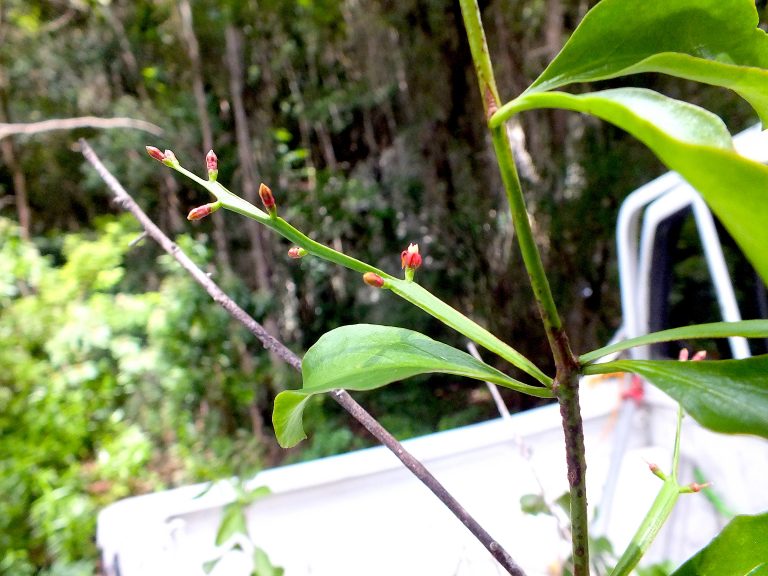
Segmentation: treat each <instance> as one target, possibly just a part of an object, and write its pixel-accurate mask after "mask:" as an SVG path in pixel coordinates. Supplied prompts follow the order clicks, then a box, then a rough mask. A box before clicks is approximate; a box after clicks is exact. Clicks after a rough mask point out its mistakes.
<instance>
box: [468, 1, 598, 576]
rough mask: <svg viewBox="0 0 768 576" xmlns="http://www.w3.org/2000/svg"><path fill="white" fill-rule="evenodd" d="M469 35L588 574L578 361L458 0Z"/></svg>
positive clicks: (488, 78) (491, 80)
mask: <svg viewBox="0 0 768 576" xmlns="http://www.w3.org/2000/svg"><path fill="white" fill-rule="evenodd" d="M460 5H461V11H462V15H463V18H464V25H465V27H466V30H467V40H468V41H469V45H470V50H471V52H472V60H473V62H474V65H475V72H476V74H477V80H478V84H479V87H480V94H481V95H482V98H483V109H484V112H485V118H486V120H487V121H488V122H489V129H490V131H491V138H492V141H493V148H494V151H495V152H496V158H497V162H498V165H499V170H500V171H501V179H502V182H503V184H504V190H505V192H506V194H507V200H508V201H509V208H510V212H511V214H512V222H513V224H514V226H515V233H516V236H517V241H518V244H519V246H520V251H521V253H522V256H523V263H524V264H525V269H526V271H527V272H528V277H529V278H530V282H531V287H532V289H533V294H534V298H535V300H536V305H537V306H538V309H539V313H540V315H541V320H542V324H543V326H544V330H545V332H546V334H547V339H548V341H549V345H550V348H551V349H552V355H553V358H554V360H555V366H556V368H557V374H556V376H555V382H554V386H553V389H552V390H553V392H554V393H555V396H556V398H557V400H558V403H559V404H560V414H561V417H562V420H563V433H564V435H565V447H566V461H567V464H568V483H569V485H570V494H571V526H572V530H571V533H572V546H573V563H574V567H573V571H574V575H575V576H588V575H589V532H588V522H587V520H588V516H587V495H586V492H587V491H586V469H587V466H586V458H585V448H584V429H583V423H582V418H581V409H580V406H579V365H578V361H577V359H576V357H575V356H574V354H573V352H572V350H571V347H570V344H569V342H568V337H567V335H566V333H565V331H564V330H563V326H562V322H561V320H560V315H559V314H558V311H557V307H556V305H555V301H554V299H553V297H552V291H551V289H550V287H549V281H548V280H547V276H546V273H545V272H544V266H543V264H542V261H541V255H540V253H539V249H538V247H537V246H536V241H535V240H534V237H533V231H532V229H531V225H530V222H529V220H528V211H527V210H526V207H525V199H524V197H523V192H522V187H521V185H520V178H519V176H518V173H517V167H516V166H515V160H514V155H513V153H512V145H511V143H510V141H509V137H508V135H507V131H506V127H505V126H504V124H503V123H502V122H497V123H496V124H495V125H491V124H490V120H491V119H492V118H494V115H495V114H496V112H497V110H498V106H499V95H498V90H497V88H496V80H495V76H494V73H493V65H492V63H491V58H490V55H489V52H488V44H487V42H486V40H485V32H484V31H483V24H482V21H481V18H480V8H479V6H478V4H477V0H460Z"/></svg>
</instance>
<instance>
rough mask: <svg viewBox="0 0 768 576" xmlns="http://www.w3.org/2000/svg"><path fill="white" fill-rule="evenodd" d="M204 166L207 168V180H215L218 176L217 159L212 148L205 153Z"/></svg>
mask: <svg viewBox="0 0 768 576" xmlns="http://www.w3.org/2000/svg"><path fill="white" fill-rule="evenodd" d="M205 167H206V168H208V180H210V181H211V182H216V179H217V178H218V177H219V159H218V158H216V154H215V153H214V151H213V150H209V151H208V154H206V155H205Z"/></svg>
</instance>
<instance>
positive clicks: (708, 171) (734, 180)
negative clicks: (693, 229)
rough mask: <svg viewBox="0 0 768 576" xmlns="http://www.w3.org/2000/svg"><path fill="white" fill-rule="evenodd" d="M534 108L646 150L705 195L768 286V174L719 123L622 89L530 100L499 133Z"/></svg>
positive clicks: (510, 109) (646, 93) (687, 107)
mask: <svg viewBox="0 0 768 576" xmlns="http://www.w3.org/2000/svg"><path fill="white" fill-rule="evenodd" d="M534 108H563V109H566V110H574V111H577V112H584V113H587V114H592V115H594V116H597V117H599V118H602V119H603V120H606V121H608V122H611V123H612V124H615V125H616V126H618V127H620V128H622V129H624V130H626V131H627V132H629V133H630V134H632V135H633V136H634V137H635V138H637V139H638V140H640V141H641V142H643V143H644V144H645V145H646V146H648V147H649V148H650V149H651V150H652V151H653V152H654V153H655V154H656V155H657V156H658V157H659V158H660V159H661V161H662V162H664V164H666V165H667V166H668V167H669V168H670V169H672V170H674V171H676V172H678V173H680V175H681V176H683V178H685V179H686V180H687V181H688V182H689V183H690V184H691V185H692V186H693V187H694V188H696V190H698V191H699V192H700V193H701V195H702V196H703V197H704V199H705V200H706V201H707V204H708V205H709V207H710V208H711V209H712V211H713V212H714V213H715V214H716V215H717V217H718V218H719V219H720V221H721V222H722V223H723V225H724V226H725V227H726V228H727V229H728V232H729V233H730V234H731V236H733V238H734V239H735V240H736V242H737V243H738V244H739V246H740V247H741V249H742V250H743V251H744V254H745V255H746V256H747V258H748V259H749V260H750V262H751V263H752V265H753V266H754V267H755V269H756V270H757V271H758V272H759V273H760V275H761V276H762V278H763V279H764V280H765V281H767V282H768V251H766V249H765V247H766V246H768V226H766V224H765V223H766V222H768V167H766V166H764V165H762V164H759V163H757V162H753V161H752V160H748V159H746V158H744V157H743V156H740V155H739V154H737V153H736V152H735V151H734V150H733V145H732V142H731V139H730V136H729V134H728V130H727V129H726V127H725V125H724V124H723V123H722V121H721V120H720V119H719V118H718V117H717V116H715V115H714V114H711V113H710V112H707V111H706V110H703V109H701V108H699V107H697V106H693V105H692V104H688V103H685V102H680V101H678V100H674V99H672V98H667V97H666V96H662V95H661V94H658V93H657V92H653V91H652V90H645V89H640V88H621V89H617V90H604V91H601V92H592V93H588V94H581V95H573V94H566V93H564V92H542V93H532V94H526V95H524V96H521V97H520V98H518V99H516V100H514V101H512V102H510V103H509V104H506V105H505V106H503V107H502V108H501V109H500V110H499V112H498V113H497V115H496V116H494V118H493V120H492V125H496V124H498V123H500V122H503V121H504V119H505V118H507V117H509V116H510V115H512V114H514V113H516V112H520V111H523V110H530V109H534Z"/></svg>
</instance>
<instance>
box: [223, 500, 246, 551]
mask: <svg viewBox="0 0 768 576" xmlns="http://www.w3.org/2000/svg"><path fill="white" fill-rule="evenodd" d="M235 534H243V535H245V536H247V535H248V525H247V522H246V520H245V512H244V510H243V505H242V504H241V503H240V502H232V503H230V504H227V505H226V506H225V507H224V512H223V514H222V516H221V524H219V530H218V532H216V546H221V545H222V544H224V543H225V542H226V541H227V540H229V539H230V538H231V537H232V536H234V535H235Z"/></svg>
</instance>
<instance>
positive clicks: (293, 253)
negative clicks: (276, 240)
mask: <svg viewBox="0 0 768 576" xmlns="http://www.w3.org/2000/svg"><path fill="white" fill-rule="evenodd" d="M306 255H307V251H306V250H304V248H299V247H298V246H294V247H293V248H291V249H290V250H288V257H289V258H293V259H294V260H296V259H298V258H303V257H304V256H306Z"/></svg>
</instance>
